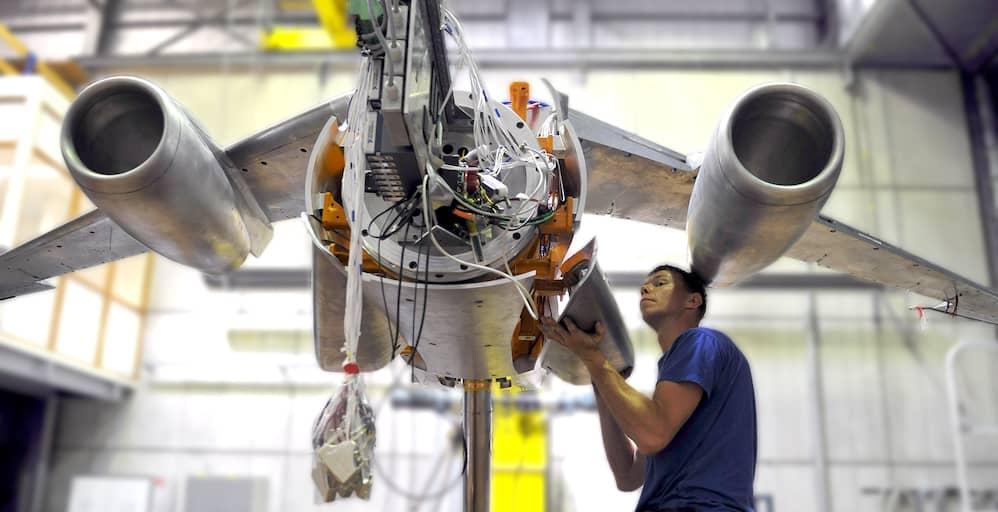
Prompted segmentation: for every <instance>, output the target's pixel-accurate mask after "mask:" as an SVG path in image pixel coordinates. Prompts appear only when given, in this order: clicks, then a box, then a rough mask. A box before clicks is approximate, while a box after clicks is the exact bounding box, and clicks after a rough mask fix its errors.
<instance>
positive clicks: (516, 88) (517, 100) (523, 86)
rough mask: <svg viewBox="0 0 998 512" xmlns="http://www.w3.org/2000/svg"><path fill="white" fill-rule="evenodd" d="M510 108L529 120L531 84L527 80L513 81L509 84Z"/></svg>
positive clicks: (524, 119)
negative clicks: (528, 108)
mask: <svg viewBox="0 0 998 512" xmlns="http://www.w3.org/2000/svg"><path fill="white" fill-rule="evenodd" d="M509 102H510V108H511V109H513V112H516V115H518V116H520V119H523V122H527V107H528V106H529V104H530V84H529V83H527V82H513V83H511V84H509Z"/></svg>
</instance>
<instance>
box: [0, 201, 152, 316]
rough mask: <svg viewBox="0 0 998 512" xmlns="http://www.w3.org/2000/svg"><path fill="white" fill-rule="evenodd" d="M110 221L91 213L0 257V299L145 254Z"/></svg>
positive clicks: (38, 288) (143, 249)
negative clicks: (86, 269)
mask: <svg viewBox="0 0 998 512" xmlns="http://www.w3.org/2000/svg"><path fill="white" fill-rule="evenodd" d="M146 250H147V249H146V247H145V246H144V245H142V244H140V243H139V242H137V241H135V239H134V238H132V237H131V236H129V235H128V233H125V231H124V230H122V229H121V228H120V227H118V225H117V224H115V223H114V222H113V221H111V219H109V218H107V216H105V215H104V214H103V213H101V212H100V211H98V210H92V211H91V212H89V213H86V214H84V215H82V216H80V217H77V218H76V219H74V220H72V221H70V222H68V223H66V224H63V225H62V226H60V227H58V228H55V229H53V230H52V231H49V232H48V233H45V234H44V235H42V236H40V237H38V238H36V239H34V240H31V241H30V242H27V243H25V244H22V245H20V246H18V247H16V248H14V249H11V250H10V251H7V252H5V253H3V254H0V299H9V298H11V297H15V296H18V295H24V294H27V293H32V292H38V291H44V290H47V289H49V288H51V287H50V286H48V285H45V284H40V283H38V281H42V280H44V279H48V278H50V277H55V276H60V275H62V274H67V273H69V272H73V271H75V270H82V269H85V268H88V267H93V266H96V265H101V264H103V263H108V262H111V261H115V260H119V259H122V258H127V257H129V256H134V255H136V254H141V253H143V252H146Z"/></svg>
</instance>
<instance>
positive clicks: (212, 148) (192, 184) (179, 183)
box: [61, 76, 270, 273]
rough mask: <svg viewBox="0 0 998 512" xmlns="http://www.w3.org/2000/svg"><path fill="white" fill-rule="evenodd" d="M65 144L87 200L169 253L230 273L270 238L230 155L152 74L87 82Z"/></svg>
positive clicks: (131, 232) (64, 150)
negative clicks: (239, 182)
mask: <svg viewBox="0 0 998 512" xmlns="http://www.w3.org/2000/svg"><path fill="white" fill-rule="evenodd" d="M61 146H62V154H63V158H64V159H65V160H66V165H67V166H68V168H69V171H70V173H71V174H72V176H73V178H74V179H75V180H76V182H77V183H78V184H79V185H80V187H81V188H82V189H83V191H84V193H85V194H86V195H87V197H89V198H90V200H91V201H92V202H93V203H94V204H95V205H97V207H98V208H100V209H101V210H102V211H103V212H104V213H105V214H106V215H107V216H108V217H110V218H111V219H112V220H114V222H115V223H117V224H118V225H119V226H121V228H122V229H124V230H125V231H126V232H127V233H128V234H129V235H131V236H132V237H133V238H135V239H136V240H138V241H139V242H141V243H142V244H144V245H146V246H147V247H149V248H150V249H152V250H153V251H155V252H157V253H159V254H161V255H163V256H165V257H167V258H170V259H172V260H174V261H176V262H178V263H181V264H184V265H187V266H189V267H192V268H195V269H198V270H201V271H204V272H208V273H223V272H226V271H229V270H232V269H234V268H236V267H238V266H239V265H241V264H242V263H243V261H244V260H245V259H246V256H247V255H248V254H249V253H250V252H251V251H252V252H254V253H257V252H258V250H262V248H263V246H265V245H266V243H267V242H268V241H269V237H270V231H269V229H270V228H269V226H267V223H266V219H262V220H261V219H260V218H259V217H260V216H261V215H262V213H261V211H260V210H259V206H258V205H256V203H255V200H254V199H252V197H251V195H250V196H249V197H248V196H247V194H245V193H240V191H239V189H238V188H237V186H236V185H237V184H236V182H235V181H234V180H236V179H239V178H238V177H233V176H232V173H234V172H235V171H234V169H233V168H232V166H231V164H229V163H228V161H227V157H226V156H225V153H224V152H223V151H221V150H220V149H219V148H218V147H217V146H216V145H215V144H214V143H213V142H212V141H211V140H210V139H209V138H208V137H207V135H206V134H205V133H204V131H203V130H202V129H201V128H200V126H198V124H197V122H196V121H194V120H193V119H192V118H191V117H190V116H189V115H188V114H187V112H186V111H185V110H184V109H183V108H182V107H181V106H180V105H179V104H178V103H177V102H176V101H174V100H173V99H172V98H171V97H170V96H169V95H167V94H166V92H164V91H163V90H162V89H160V88H159V87H157V86H156V85H154V84H152V83H150V82H148V81H146V80H143V79H140V78H134V77H124V76H119V77H112V78H107V79H104V80H101V81H98V82H96V83H94V84H93V85H90V86H89V87H87V88H86V89H85V90H84V91H83V92H82V93H80V96H79V98H77V99H76V101H74V102H73V104H72V106H70V108H69V111H68V112H67V114H66V118H65V121H64V124H63V129H62V140H61ZM243 190H245V189H243ZM250 203H252V205H251V204H250ZM253 206H255V207H256V210H254V209H253ZM261 225H263V226H265V228H264V229H263V234H262V235H261Z"/></svg>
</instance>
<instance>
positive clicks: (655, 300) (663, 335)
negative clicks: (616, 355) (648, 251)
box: [541, 265, 756, 512]
mask: <svg viewBox="0 0 998 512" xmlns="http://www.w3.org/2000/svg"><path fill="white" fill-rule="evenodd" d="M706 308H707V293H706V290H705V286H704V282H703V281H702V280H701V279H700V278H699V277H697V276H696V274H693V273H690V272H687V271H685V270H682V269H680V268H677V267H674V266H669V265H665V266H661V267H658V268H656V269H655V270H653V271H652V272H651V273H650V274H649V275H648V277H647V279H646V280H645V282H644V284H643V285H642V286H641V316H642V317H643V318H644V321H645V323H647V324H648V325H649V326H650V327H651V328H653V329H655V332H656V333H657V335H658V343H659V345H660V346H661V347H662V353H663V356H662V358H661V359H660V360H659V362H658V384H657V385H656V387H655V392H654V394H653V396H652V397H651V398H648V397H646V396H645V395H643V394H641V393H640V392H638V391H637V390H635V389H634V388H633V387H631V386H630V385H628V384H627V382H625V380H624V377H622V376H621V375H620V374H618V373H617V371H616V370H614V368H613V367H612V366H610V364H609V363H608V362H607V360H606V358H605V357H604V356H603V354H602V353H601V352H600V350H599V342H600V340H601V339H602V337H603V334H604V333H605V328H604V327H603V326H602V325H600V324H597V325H596V333H595V334H589V333H586V332H584V331H582V330H580V329H579V328H578V327H577V326H576V325H575V324H574V323H573V322H572V321H571V320H570V319H565V321H564V325H560V324H558V323H557V322H555V321H554V320H553V319H551V318H544V319H542V321H541V329H542V331H543V333H544V336H545V337H546V338H547V339H548V340H553V341H555V342H558V343H561V344H562V345H564V346H565V347H567V348H568V349H569V350H571V351H572V352H573V353H575V355H577V356H578V357H579V359H581V360H582V362H583V363H585V365H586V368H588V370H589V374H590V375H591V377H592V381H593V387H594V389H595V391H596V403H597V405H598V409H599V418H600V427H601V430H602V432H603V445H604V448H605V449H606V457H607V461H608V462H609V463H610V469H611V470H612V471H613V476H614V478H615V479H616V481H617V487H618V488H619V489H620V490H622V491H633V490H636V489H638V488H639V487H641V486H642V485H644V489H643V490H642V492H641V497H640V498H639V500H638V506H637V511H638V512H646V511H647V512H663V511H674V512H687V511H696V512H700V511H708V510H709V511H713V510H738V511H751V510H753V508H752V507H753V493H752V481H753V479H754V477H755V463H756V417H755V392H754V390H753V387H752V375H751V372H750V370H749V365H748V361H747V360H746V359H745V356H744V355H742V353H741V351H740V350H738V347H736V346H735V344H734V343H733V342H732V341H731V339H730V338H728V337H727V336H725V335H724V334H723V333H721V332H718V331H715V330H713V329H707V328H703V327H699V325H700V320H701V319H702V318H703V315H704V313H705V312H706Z"/></svg>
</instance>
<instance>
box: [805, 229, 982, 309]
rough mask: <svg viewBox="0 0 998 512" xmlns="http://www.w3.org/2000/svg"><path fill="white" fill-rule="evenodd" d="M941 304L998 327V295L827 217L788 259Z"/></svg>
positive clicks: (809, 233) (807, 235)
mask: <svg viewBox="0 0 998 512" xmlns="http://www.w3.org/2000/svg"><path fill="white" fill-rule="evenodd" d="M786 255H787V256H789V257H791V258H796V259H799V260H802V261H807V262H814V263H816V264H818V265H820V266H822V267H826V268H830V269H832V270H837V271H839V272H845V273H847V274H849V275H851V276H854V277H858V278H860V279H864V280H867V281H874V282H877V283H882V284H886V285H888V286H893V287H896V288H900V289H902V290H910V291H912V292H915V293H918V294H920V295H924V296H926V297H931V298H934V299H938V300H941V301H948V302H949V303H950V308H951V312H952V313H956V314H966V315H968V316H971V317H973V318H975V319H979V320H984V321H987V322H992V323H995V322H998V294H996V293H995V291H993V290H991V289H989V288H987V287H985V286H983V285H980V284H977V283H975V282H973V281H970V280H969V279H966V278H964V277H961V276H959V275H957V274H955V273H953V272H951V271H949V270H946V269H945V268H943V267H941V266H939V265H936V264H934V263H931V262H929V261H927V260H925V259H923V258H920V257H918V256H915V255H914V254H911V253H909V252H907V251H905V250H904V249H901V248H899V247H895V246H893V245H890V244H888V243H886V242H883V241H882V240H880V239H878V238H876V237H873V236H871V235H868V234H866V233H864V232H862V231H859V230H858V229H854V228H851V227H849V226H847V225H845V224H842V223H840V222H837V221H835V220H833V219H831V218H828V217H826V216H824V215H819V216H818V219H817V220H815V222H814V223H812V224H811V226H810V227H809V228H808V230H807V231H806V232H805V233H804V236H803V237H802V238H801V239H800V240H799V241H798V242H797V244H796V245H794V246H793V247H791V248H790V250H789V251H788V252H787V254H786Z"/></svg>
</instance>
